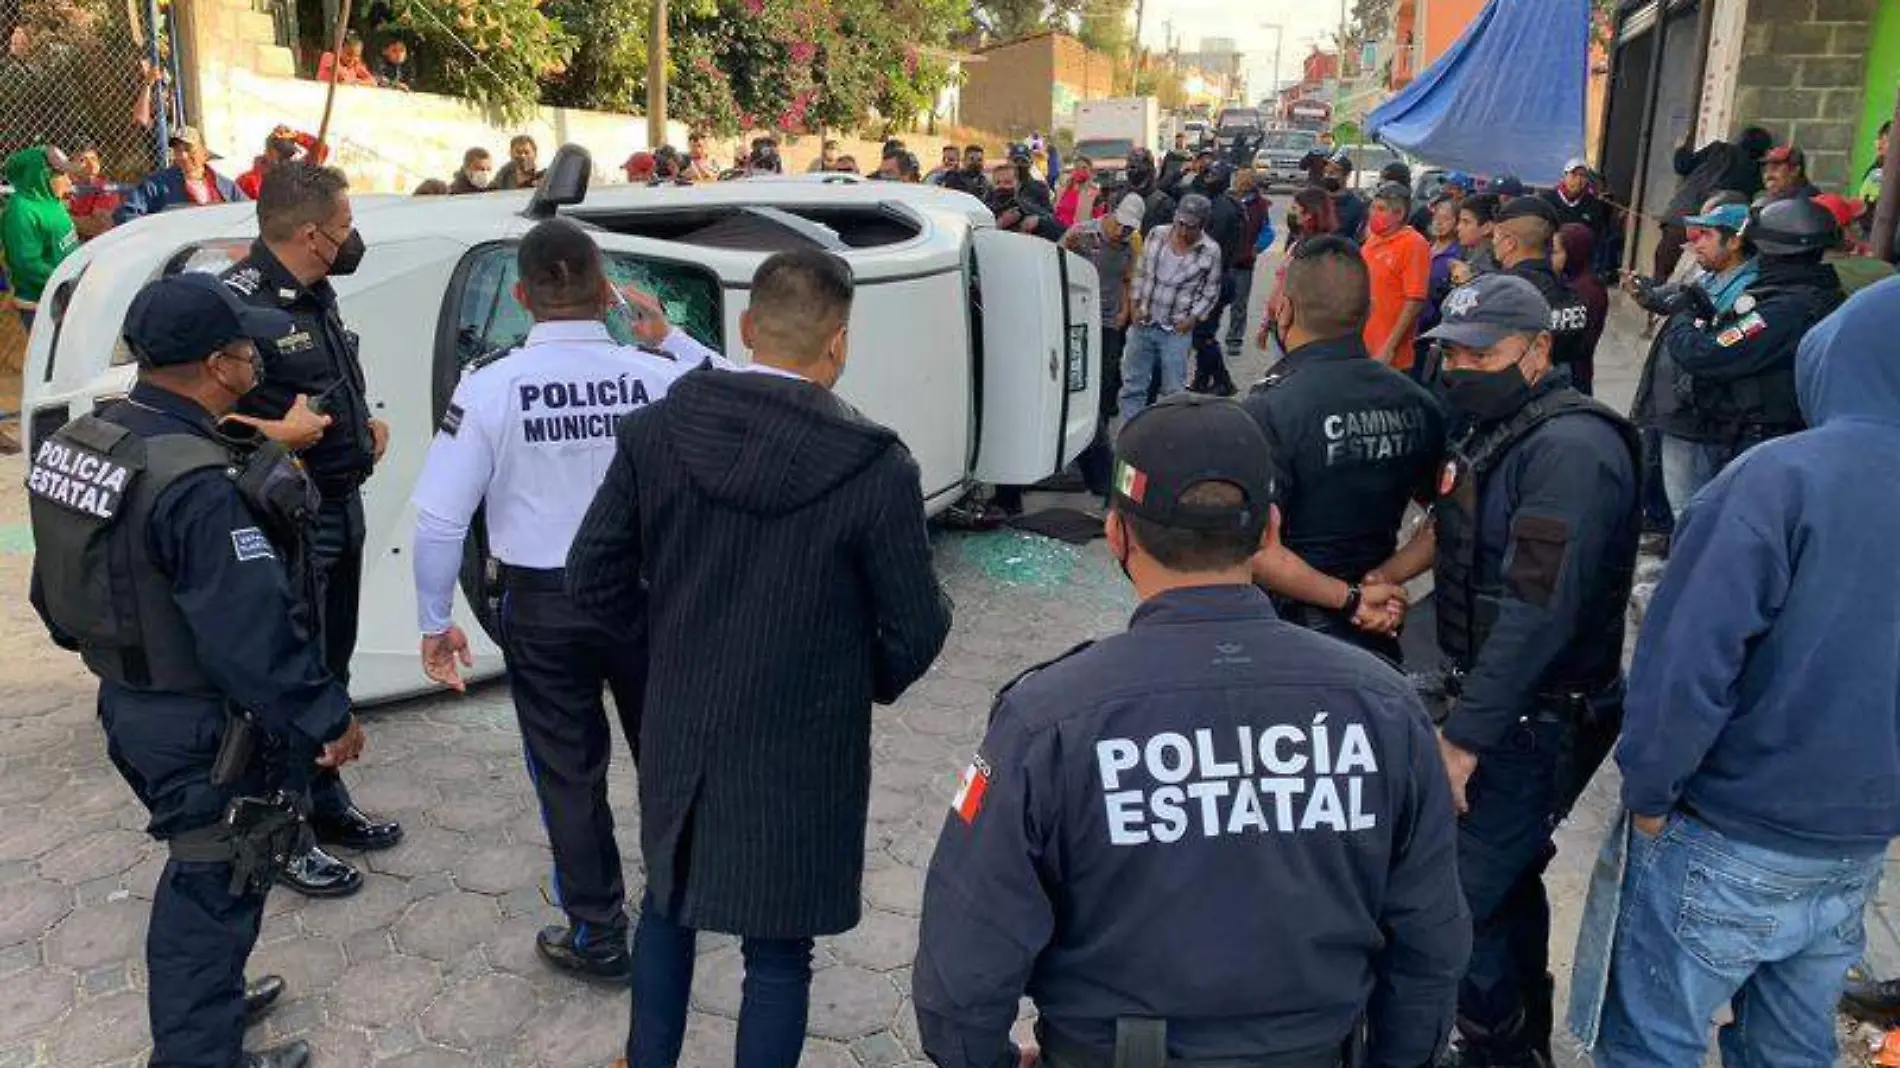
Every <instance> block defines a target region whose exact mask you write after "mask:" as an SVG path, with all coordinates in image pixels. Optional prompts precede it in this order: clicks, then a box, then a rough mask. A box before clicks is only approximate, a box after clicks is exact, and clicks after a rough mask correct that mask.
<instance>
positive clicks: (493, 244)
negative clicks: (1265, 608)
mask: <svg viewBox="0 0 1900 1068" xmlns="http://www.w3.org/2000/svg"><path fill="white" fill-rule="evenodd" d="M566 151H572V150H564V152H566ZM555 169H556V170H557V171H558V170H559V169H560V168H559V167H558V166H557V167H556V168H555ZM577 184H578V188H575V187H573V186H570V187H569V188H567V189H565V190H559V189H550V190H548V191H547V192H546V193H545V194H537V195H536V196H535V198H534V200H533V202H532V203H531V201H530V196H529V194H527V193H525V192H523V193H491V194H483V195H480V196H463V197H418V198H406V197H387V196H364V197H358V198H356V202H355V209H356V223H357V227H358V229H359V230H361V232H362V234H363V237H364V239H365V240H366V242H367V243H368V246H369V252H368V255H367V256H366V257H365V258H364V260H363V264H362V266H361V268H359V269H358V271H357V272H356V273H355V274H353V275H351V276H349V277H347V278H339V279H336V281H335V285H336V289H337V292H338V293H339V294H340V295H341V298H342V302H343V318H344V322H345V323H346V324H347V325H348V326H349V328H350V329H352V330H354V331H355V332H356V333H357V334H358V335H360V337H361V353H362V362H363V366H364V370H365V373H366V375H367V377H368V382H369V401H370V405H371V408H372V411H373V412H374V414H375V415H377V416H378V417H379V418H382V419H384V420H386V421H388V422H389V424H390V426H391V427H392V431H393V432H392V437H391V442H390V446H389V451H388V454H387V455H386V456H385V458H384V460H383V463H382V465H381V467H379V468H378V469H377V471H376V473H375V475H374V476H373V477H372V478H371V479H370V480H369V482H368V483H366V484H365V486H364V487H363V496H364V502H365V512H366V517H367V526H368V545H367V548H366V549H365V556H364V562H363V602H364V603H363V612H362V627H361V635H360V640H359V644H358V647H357V652H356V659H355V662H354V664H353V671H352V674H353V678H352V683H351V690H352V693H353V695H354V696H355V697H356V699H357V700H359V701H379V700H386V699H390V698H395V697H401V696H404V695H408V694H413V693H417V692H420V691H422V690H424V689H426V688H427V683H426V681H425V680H424V678H423V676H422V673H421V670H420V668H419V666H418V661H417V654H416V634H415V629H414V618H415V613H414V602H415V590H414V586H413V583H412V581H411V578H410V561H409V542H410V535H411V532H412V530H413V528H414V522H415V517H414V515H413V513H412V510H411V509H410V507H409V503H408V502H409V496H410V490H411V487H412V484H413V482H414V480H415V478H416V477H417V474H418V472H419V471H420V469H421V466H422V460H423V456H424V453H425V452H426V451H427V448H428V444H429V440H430V437H431V436H432V434H433V433H434V428H435V426H436V423H437V420H438V419H439V418H440V416H441V413H442V410H443V408H444V407H445V406H446V405H447V403H448V399H449V396H450V395H451V393H452V392H453V391H454V388H455V385H456V383H457V382H458V381H459V379H460V377H461V375H462V374H463V373H464V372H465V369H466V367H467V365H468V364H469V363H470V361H472V360H474V359H475V358H477V357H479V356H481V355H483V354H485V353H489V352H493V351H495V350H498V349H502V348H506V347H508V346H511V345H514V344H516V343H518V342H519V341H520V340H521V339H522V338H523V337H524V336H525V335H526V333H527V330H528V327H529V325H530V324H529V319H528V316H527V314H526V313H525V312H524V311H523V310H522V309H521V308H520V307H519V306H517V305H516V304H515V301H514V299H513V297H512V295H511V291H512V288H513V284H514V281H515V255H514V246H515V243H516V242H518V241H519V239H520V237H521V235H522V234H523V233H525V232H526V231H527V230H528V229H529V228H530V227H531V226H532V225H533V224H534V223H535V221H536V220H537V219H538V218H540V217H545V216H547V215H550V214H553V213H555V212H557V211H558V212H559V214H561V215H562V216H564V217H567V218H571V219H573V220H575V221H576V222H579V223H581V224H582V225H584V226H586V227H588V228H589V229H590V230H592V232H593V233H594V235H595V237H596V239H597V241H598V242H599V244H600V247H601V250H602V252H603V253H605V255H606V260H607V266H608V272H609V274H610V275H611V277H612V278H613V279H614V280H615V281H616V282H619V283H635V284H638V285H640V286H642V287H644V288H646V289H647V290H649V291H650V292H653V293H654V294H656V295H657V296H658V297H659V299H660V300H661V301H662V303H664V304H665V306H666V308H667V313H668V318H669V319H671V320H672V321H673V322H674V323H675V324H676V325H678V326H680V327H681V328H682V329H684V330H686V331H687V332H688V333H690V334H692V335H693V336H694V337H696V338H698V339H699V340H700V341H702V342H704V343H705V344H707V345H710V346H712V347H713V348H715V349H719V350H721V351H723V352H725V353H726V354H727V355H728V356H730V357H731V358H732V359H733V360H735V361H738V362H741V363H743V362H744V361H745V360H746V359H748V354H747V353H746V351H745V350H744V348H743V346H742V345H741V343H740V340H739V327H738V323H739V313H740V312H741V311H743V310H744V309H745V307H746V302H747V296H748V290H749V286H750V282H751V278H752V275H753V272H754V270H755V269H756V268H757V267H758V265H759V264H760V263H762V262H763V261H764V259H765V258H766V257H767V256H769V255H770V254H771V253H773V252H776V251H779V250H782V249H786V248H795V247H817V248H825V249H829V250H831V251H834V252H836V253H837V254H838V255H840V256H842V257H843V258H844V259H845V260H846V261H847V262H848V263H849V264H850V265H851V268H852V271H853V274H854V276H855V278H856V280H857V298H856V300H855V302H854V304H853V307H852V313H851V356H850V365H849V368H848V370H847V371H846V373H845V377H844V379H843V381H842V382H841V383H840V386H839V392H840V393H841V394H842V395H843V396H844V397H845V398H846V399H848V400H850V401H851V402H852V403H853V404H855V405H857V406H858V407H859V408H860V409H861V410H863V411H864V412H865V414H866V415H868V416H869V417H871V418H873V419H876V420H877V421H879V422H882V423H884V424H886V425H888V426H890V427H892V428H893V429H895V430H896V431H897V432H898V433H899V434H900V435H901V436H902V437H903V439H904V442H905V443H906V444H907V445H908V446H909V447H910V449H911V451H912V453H914V454H915V456H916V458H917V463H918V464H919V466H920V467H921V468H922V472H923V486H924V494H925V498H926V504H927V506H928V508H929V509H930V510H931V511H932V512H933V513H934V512H936V511H939V510H941V509H943V508H945V507H948V506H949V505H950V504H951V503H953V502H954V501H956V500H957V498H958V497H959V496H961V495H962V494H963V493H964V492H965V491H966V490H967V489H968V487H969V486H970V484H971V483H973V482H978V481H981V482H991V483H1004V484H1027V483H1033V482H1036V481H1039V480H1041V479H1043V478H1046V477H1048V476H1049V475H1051V474H1053V473H1055V472H1057V471H1060V470H1061V469H1062V468H1063V467H1064V466H1065V465H1066V464H1067V463H1068V462H1069V461H1071V460H1072V459H1074V458H1075V456H1076V455H1077V454H1078V453H1079V452H1080V451H1081V450H1082V449H1083V448H1084V447H1085V446H1086V445H1087V444H1088V442H1089V441H1090V439H1091V438H1092V436H1093V434H1094V431H1095V424H1096V413H1097V396H1098V391H1099V390H1100V389H1101V382H1102V366H1101V331H1100V322H1101V315H1100V309H1099V307H1098V300H1099V295H1098V292H1097V285H1096V276H1095V271H1094V268H1093V267H1092V266H1091V265H1090V264H1088V263H1087V262H1086V261H1084V260H1082V259H1080V258H1078V257H1076V256H1074V255H1073V254H1069V253H1064V252H1062V251H1060V250H1059V249H1058V248H1057V246H1055V245H1053V244H1050V243H1049V242H1046V241H1042V240H1040V239H1037V238H1032V237H1026V236H1023V235H1021V234H1015V233H1009V232H1005V231H999V230H997V229H996V226H995V221H994V219H993V218H992V217H991V215H990V213H989V211H988V210H987V209H985V208H984V207H983V206H982V205H981V204H980V203H978V202H977V201H976V200H974V199H971V198H969V197H967V196H964V195H963V194H960V193H951V192H945V191H943V190H940V189H936V188H934V187H930V186H916V185H901V184H894V183H880V182H865V181H859V180H856V179H854V178H844V177H842V176H825V177H804V178H780V179H753V180H748V181H743V182H729V183H724V184H720V185H710V186H693V187H672V188H645V187H633V186H607V187H602V188H598V189H595V190H593V191H592V192H591V193H589V192H588V191H587V190H586V183H585V182H584V181H583V182H580V183H577ZM552 185H553V183H550V186H552ZM256 232H257V226H256V219H255V216H254V213H253V210H252V207H251V206H250V205H244V204H241V205H228V206H219V207H208V208H198V209H191V210H188V211H182V212H170V213H166V214H162V215H157V216H153V217H150V218H147V219H143V220H140V221H138V222H136V223H134V224H132V225H130V226H126V227H122V228H120V229H117V230H114V231H111V232H109V233H107V234H106V235H104V236H102V237H100V238H98V239H96V240H94V241H92V242H91V243H89V244H87V245H86V246H84V247H83V248H82V249H80V250H79V251H78V252H76V253H74V254H73V255H72V256H71V257H70V258H69V259H68V260H67V261H66V262H65V263H63V264H61V266H60V268H59V270H58V271H57V272H56V273H55V274H54V276H53V278H52V280H51V281H50V282H49V284H48V286H47V297H46V299H45V300H44V301H43V303H42V311H41V314H40V317H39V320H38V322H37V324H36V325H35V328H34V331H33V334H32V338H31V341H30V344H29V347H28V357H27V360H28V363H27V370H26V397H25V405H24V411H23V412H22V422H23V423H24V424H25V425H26V427H27V430H28V436H29V438H30V439H31V440H32V441H34V442H37V441H39V440H40V439H42V438H44V437H45V436H46V435H47V434H49V433H51V432H52V431H53V430H55V429H57V428H58V427H59V426H60V425H61V424H62V423H64V422H65V421H66V420H68V419H70V418H72V417H74V416H76V415H79V414H82V413H84V412H87V411H92V410H95V409H97V408H100V407H102V406H104V405H107V404H110V403H111V402H112V401H114V400H116V399H117V398H119V397H121V396H123V395H124V394H125V393H126V392H127V390H129V389H130V388H131V384H132V380H133V377H134V372H135V368H134V367H133V366H132V357H131V353H130V352H129V350H128V349H127V348H126V347H125V345H124V343H123V342H122V341H121V339H120V336H119V335H120V330H121V327H122V325H123V323H124V321H125V313H126V309H127V307H128V306H129V305H130V303H131V301H132V296H133V294H134V293H136V292H137V291H138V289H139V287H140V286H141V285H143V284H144V283H145V282H146V281H148V280H150V279H152V278H155V277H158V276H160V275H162V274H165V273H167V272H178V271H188V270H222V269H224V268H225V267H226V266H228V265H229V264H231V263H232V262H234V261H235V260H237V259H238V258H240V257H241V256H243V255H244V253H245V251H246V250H247V249H248V247H249V244H250V242H251V240H252V238H253V237H254V236H255V235H256ZM471 542H472V543H473V544H472V546H471V551H470V560H469V566H467V567H465V568H464V573H463V592H464V594H465V595H466V597H467V600H466V601H462V602H458V605H457V613H458V615H459V617H460V619H461V622H462V623H463V624H464V627H465V629H467V630H468V631H469V633H470V634H471V635H477V634H478V630H480V629H481V628H477V627H475V626H474V625H473V624H475V623H476V622H483V623H485V622H486V619H485V618H484V617H486V615H487V613H486V612H485V611H478V610H477V609H479V608H480V607H482V606H483V605H484V604H485V602H486V599H487V591H486V588H485V586H486V584H485V577H486V575H485V572H486V570H487V569H486V568H485V567H484V566H483V565H484V563H485V561H484V560H483V558H482V541H481V539H480V538H479V537H477V538H471ZM471 606H473V607H471ZM476 640H477V641H478V642H480V646H479V647H478V648H477V649H476V650H475V652H476V655H477V658H478V663H477V667H478V674H479V673H487V674H493V673H495V672H498V671H499V670H500V668H501V656H500V653H499V651H498V650H497V649H496V648H495V647H494V646H492V645H490V644H488V643H487V642H486V641H484V640H483V639H482V638H480V637H479V636H477V638H476Z"/></svg>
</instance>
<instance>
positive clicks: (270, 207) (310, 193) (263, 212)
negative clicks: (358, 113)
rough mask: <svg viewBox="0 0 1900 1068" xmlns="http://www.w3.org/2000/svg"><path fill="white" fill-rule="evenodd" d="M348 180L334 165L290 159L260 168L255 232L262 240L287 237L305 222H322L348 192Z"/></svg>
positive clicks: (293, 234) (327, 219)
mask: <svg viewBox="0 0 1900 1068" xmlns="http://www.w3.org/2000/svg"><path fill="white" fill-rule="evenodd" d="M349 191H350V180H349V179H348V178H346V177H344V176H343V172H342V171H340V170H337V169H336V168H335V167H320V166H318V165H317V164H315V163H311V162H309V161H307V160H290V161H288V162H285V163H280V164H278V165H277V166H275V167H272V168H271V169H270V170H268V171H265V172H264V184H263V185H262V186H261V187H259V189H258V191H257V232H258V233H259V234H261V235H263V238H264V240H266V241H288V240H290V238H291V237H293V236H295V234H296V233H297V228H298V227H300V226H303V225H304V224H306V223H311V224H314V225H317V226H322V225H323V224H324V223H325V222H328V221H329V219H330V216H331V215H334V214H335V213H336V203H337V200H338V199H339V198H341V197H344V196H346V195H348V193H349Z"/></svg>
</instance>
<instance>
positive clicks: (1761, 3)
mask: <svg viewBox="0 0 1900 1068" xmlns="http://www.w3.org/2000/svg"><path fill="white" fill-rule="evenodd" d="M1879 3H1880V0H1749V4H1748V21H1747V28H1746V30H1745V31H1744V37H1743V41H1742V60H1741V64H1740V66H1739V67H1738V68H1737V70H1736V76H1735V106H1734V110H1733V112H1732V114H1733V115H1734V117H1735V123H1736V125H1741V124H1743V123H1749V122H1755V123H1759V124H1760V125H1762V126H1765V127H1767V128H1768V129H1769V130H1771V131H1773V132H1774V134H1775V136H1776V139H1777V140H1785V141H1791V142H1793V143H1794V144H1796V145H1799V146H1800V147H1801V148H1802V149H1803V150H1804V151H1805V152H1806V153H1807V155H1808V174H1809V176H1810V177H1812V178H1813V179H1814V180H1815V181H1816V182H1817V183H1819V184H1821V185H1823V186H1826V187H1829V188H1840V187H1842V186H1845V185H1848V184H1849V183H1850V179H1858V177H1859V176H1858V175H1855V174H1851V173H1850V171H1851V164H1850V160H1851V158H1852V154H1853V151H1854V148H1855V139H1856V137H1857V136H1858V129H1859V125H1860V120H1861V114H1862V111H1863V103H1864V100H1865V86H1866V81H1867V53H1868V45H1869V41H1870V39H1871V34H1872V30H1873V20H1874V14H1875V11H1876V9H1877V7H1878V6H1879Z"/></svg>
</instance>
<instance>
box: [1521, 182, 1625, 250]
mask: <svg viewBox="0 0 1900 1068" xmlns="http://www.w3.org/2000/svg"><path fill="white" fill-rule="evenodd" d="M1538 195H1539V196H1540V197H1541V198H1542V199H1543V201H1544V203H1546V204H1549V205H1550V206H1551V207H1552V208H1553V209H1555V210H1556V212H1557V225H1559V226H1563V225H1565V224H1568V223H1581V224H1582V225H1584V226H1585V227H1588V228H1589V230H1590V233H1591V235H1592V236H1594V237H1595V238H1596V239H1597V243H1598V244H1599V245H1600V244H1602V240H1603V237H1604V235H1606V234H1608V233H1609V232H1610V206H1609V205H1608V204H1605V203H1604V202H1603V201H1602V200H1601V199H1600V198H1599V197H1598V196H1597V195H1596V194H1595V193H1592V192H1589V191H1588V190H1586V191H1585V192H1584V194H1583V196H1582V197H1579V198H1578V199H1576V200H1574V201H1572V200H1566V199H1564V194H1563V191H1562V190H1561V189H1546V190H1545V191H1544V192H1542V193H1540V194H1538Z"/></svg>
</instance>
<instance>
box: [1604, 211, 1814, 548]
mask: <svg viewBox="0 0 1900 1068" xmlns="http://www.w3.org/2000/svg"><path fill="white" fill-rule="evenodd" d="M1742 236H1743V237H1745V238H1746V239H1747V240H1748V241H1750V242H1752V243H1753V244H1754V247H1755V250H1756V253H1757V260H1756V263H1757V271H1756V274H1755V280H1754V281H1753V282H1751V283H1749V285H1748V288H1747V289H1746V290H1745V291H1744V292H1743V294H1742V295H1741V296H1740V297H1739V298H1737V299H1735V300H1734V301H1733V303H1731V304H1729V305H1728V307H1726V308H1723V309H1722V310H1720V311H1718V310H1717V305H1716V302H1715V300H1714V299H1713V298H1712V297H1711V296H1710V295H1709V294H1708V293H1707V292H1705V291H1704V290H1703V289H1702V288H1701V287H1699V286H1696V285H1694V284H1691V285H1686V286H1680V287H1676V286H1667V287H1650V286H1647V285H1643V286H1639V287H1638V302H1639V303H1641V304H1643V306H1644V307H1645V308H1646V309H1648V310H1650V311H1653V312H1655V313H1657V314H1662V315H1668V316H1669V317H1670V318H1669V322H1668V324H1667V325H1665V326H1664V327H1663V329H1662V331H1661V333H1660V334H1658V336H1657V339H1656V350H1657V351H1658V352H1661V353H1666V354H1667V355H1668V358H1669V361H1670V362H1671V363H1672V364H1673V365H1674V367H1675V370H1676V372H1677V374H1676V375H1675V376H1674V377H1676V378H1677V379H1678V380H1677V381H1676V382H1674V383H1673V384H1672V383H1662V384H1661V388H1666V389H1667V388H1672V386H1673V390H1674V393H1675V397H1676V400H1677V406H1678V411H1677V412H1676V413H1675V414H1674V415H1673V416H1672V417H1671V421H1672V422H1673V423H1674V424H1676V427H1675V429H1672V430H1671V431H1670V433H1671V434H1672V435H1675V436H1679V437H1685V438H1688V439H1689V440H1691V441H1694V442H1696V443H1697V444H1698V445H1699V446H1700V447H1701V448H1703V449H1704V450H1706V451H1707V452H1709V453H1710V454H1712V455H1711V457H1710V460H1709V463H1708V464H1707V467H1708V468H1709V471H1710V475H1709V477H1711V478H1713V477H1714V473H1715V472H1719V471H1720V470H1721V469H1722V468H1723V467H1725V466H1727V464H1728V462H1729V461H1730V460H1733V459H1734V458H1735V457H1737V456H1739V455H1741V454H1742V453H1743V452H1744V451H1746V450H1747V449H1749V448H1751V447H1753V446H1755V445H1759V444H1761V443H1762V442H1764V441H1767V440H1768V439H1770V438H1777V437H1780V436H1782V435H1784V434H1791V433H1793V432H1795V431H1797V430H1800V429H1801V428H1802V427H1803V426H1804V425H1805V424H1804V422H1803V420H1802V418H1801V408H1800V405H1799V403H1798V401H1797V399H1796V397H1795V388H1794V357H1795V350H1796V349H1797V348H1799V347H1800V344H1801V339H1802V338H1803V337H1805V336H1807V332H1808V330H1809V329H1810V328H1811V327H1813V326H1814V324H1816V323H1818V322H1820V321H1821V320H1822V319H1825V318H1827V316H1828V315H1830V314H1832V313H1833V311H1834V309H1835V308H1838V307H1840V306H1841V303H1842V302H1843V301H1844V300H1846V296H1845V294H1844V293H1843V292H1842V291H1841V279H1840V276H1839V275H1838V274H1836V273H1835V271H1834V267H1833V266H1832V265H1831V264H1828V263H1825V262H1823V259H1824V257H1825V256H1826V251H1827V249H1829V248H1831V247H1832V246H1833V243H1834V242H1835V241H1837V240H1838V239H1839V237H1840V229H1839V224H1838V223H1837V222H1836V221H1835V219H1834V216H1833V215H1832V214H1831V213H1830V212H1829V211H1828V210H1827V209H1826V208H1824V207H1822V206H1821V205H1819V204H1816V203H1815V202H1814V201H1813V200H1811V199H1809V198H1807V197H1790V198H1786V199H1783V200H1776V201H1771V202H1769V203H1768V204H1767V205H1765V206H1763V207H1761V208H1758V209H1756V210H1755V211H1754V213H1753V214H1752V216H1751V217H1750V219H1749V221H1748V225H1747V226H1746V227H1745V228H1744V229H1743V230H1742ZM1687 503H1688V502H1687V501H1672V502H1671V504H1672V505H1674V507H1675V508H1676V509H1677V510H1678V511H1680V510H1681V509H1682V508H1683V507H1684V506H1685V505H1687Z"/></svg>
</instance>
